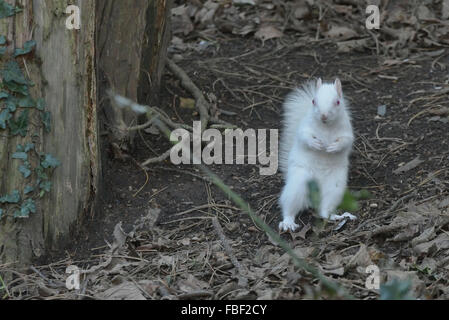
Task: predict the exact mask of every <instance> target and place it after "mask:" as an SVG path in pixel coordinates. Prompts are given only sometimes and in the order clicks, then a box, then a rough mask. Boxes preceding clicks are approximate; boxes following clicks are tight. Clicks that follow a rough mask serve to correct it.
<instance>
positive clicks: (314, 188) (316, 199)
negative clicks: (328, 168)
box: [307, 180, 321, 210]
mask: <svg viewBox="0 0 449 320" xmlns="http://www.w3.org/2000/svg"><path fill="white" fill-rule="evenodd" d="M307 187H308V191H309V193H308V197H309V201H310V204H311V206H312V208H313V209H315V210H318V208H319V207H320V201H321V195H320V187H319V186H318V183H317V182H316V181H315V180H310V181H309V182H308V183H307Z"/></svg>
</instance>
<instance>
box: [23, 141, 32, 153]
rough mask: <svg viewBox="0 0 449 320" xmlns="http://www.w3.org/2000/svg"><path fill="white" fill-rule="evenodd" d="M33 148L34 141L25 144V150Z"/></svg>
mask: <svg viewBox="0 0 449 320" xmlns="http://www.w3.org/2000/svg"><path fill="white" fill-rule="evenodd" d="M33 149H34V143H27V144H26V145H25V149H24V150H25V152H28V151H30V150H33Z"/></svg>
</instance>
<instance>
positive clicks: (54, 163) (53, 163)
mask: <svg viewBox="0 0 449 320" xmlns="http://www.w3.org/2000/svg"><path fill="white" fill-rule="evenodd" d="M60 165H61V162H59V160H58V159H56V158H54V157H53V156H52V155H51V154H46V155H45V158H44V161H42V162H41V166H42V167H43V168H45V169H48V168H56V167H58V166H60Z"/></svg>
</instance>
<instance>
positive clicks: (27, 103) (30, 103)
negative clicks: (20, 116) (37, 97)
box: [19, 96, 36, 108]
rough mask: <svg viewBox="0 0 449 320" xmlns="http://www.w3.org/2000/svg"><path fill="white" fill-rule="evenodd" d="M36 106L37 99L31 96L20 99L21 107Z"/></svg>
mask: <svg viewBox="0 0 449 320" xmlns="http://www.w3.org/2000/svg"><path fill="white" fill-rule="evenodd" d="M35 106H36V101H34V99H33V98H31V97H30V96H25V97H23V98H20V99H19V107H21V108H34V107H35Z"/></svg>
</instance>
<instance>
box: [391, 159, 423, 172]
mask: <svg viewBox="0 0 449 320" xmlns="http://www.w3.org/2000/svg"><path fill="white" fill-rule="evenodd" d="M423 162H424V160H420V159H419V156H417V157H416V158H415V159H413V160H412V161H410V162H408V163H406V164H404V165H403V166H400V167H399V168H398V169H396V170H394V171H393V173H394V174H401V173H404V172H407V171H409V170H411V169H414V168H416V167H417V166H419V165H420V164H421V163H423Z"/></svg>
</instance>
